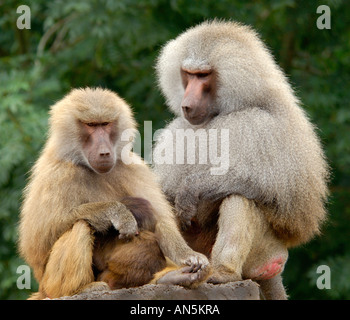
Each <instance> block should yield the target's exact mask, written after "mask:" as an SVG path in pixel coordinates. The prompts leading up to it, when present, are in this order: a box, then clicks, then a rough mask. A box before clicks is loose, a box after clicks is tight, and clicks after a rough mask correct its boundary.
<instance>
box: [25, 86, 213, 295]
mask: <svg viewBox="0 0 350 320" xmlns="http://www.w3.org/2000/svg"><path fill="white" fill-rule="evenodd" d="M50 114H51V117H50V130H49V136H48V140H47V143H46V145H45V147H44V149H43V151H42V153H41V156H40V158H39V159H38V161H37V162H36V164H35V165H34V167H33V169H32V173H31V177H30V181H29V183H28V185H27V187H26V188H25V190H24V201H23V205H22V210H21V215H20V225H19V250H20V253H21V255H22V257H23V258H24V259H25V260H26V261H27V262H28V264H29V265H30V266H31V267H32V268H33V270H34V275H35V277H36V279H37V280H38V281H39V283H40V288H42V290H43V291H45V292H44V293H45V294H47V295H49V296H57V295H63V294H71V293H72V292H76V291H77V290H78V289H79V288H81V287H82V286H84V285H85V284H86V283H87V282H89V281H90V280H91V277H90V276H91V273H90V269H91V262H90V259H91V250H90V249H89V248H90V246H91V240H90V239H89V237H88V232H89V231H88V230H87V229H86V228H85V227H84V224H83V223H79V224H77V221H79V220H85V221H87V222H88V223H89V224H90V225H91V226H92V227H93V228H94V229H95V230H97V231H104V230H107V229H108V228H109V227H110V226H112V225H113V226H114V227H115V228H116V229H118V230H119V232H120V233H121V234H123V235H125V236H127V237H130V236H133V235H134V234H135V233H136V231H137V224H136V221H135V218H134V217H133V215H132V214H131V212H130V211H129V210H127V209H126V207H125V206H124V205H122V204H121V203H119V202H118V200H120V199H122V198H124V197H126V196H134V197H140V198H144V199H148V200H149V201H150V203H151V205H152V208H153V210H154V214H155V218H156V221H157V225H156V233H157V236H158V237H159V243H160V247H161V249H162V251H163V252H164V254H165V255H167V256H169V257H170V258H171V259H172V260H174V261H175V262H176V263H178V264H179V265H183V264H195V265H198V264H201V265H202V266H203V269H204V268H205V267H206V266H207V265H208V260H207V259H206V257H205V256H203V255H201V254H197V253H195V252H194V251H193V250H192V249H190V248H189V247H188V246H187V244H186V242H185V241H184V239H183V238H182V237H181V234H180V232H179V231H178V228H177V225H176V222H175V219H174V217H173V212H172V208H171V206H170V205H169V204H168V202H167V201H166V199H165V197H164V195H163V194H162V192H161V190H160V188H159V186H158V184H157V181H156V178H155V176H154V175H153V173H152V172H151V171H150V169H149V168H148V167H147V166H146V165H145V164H144V163H143V162H142V161H141V159H139V161H138V162H137V164H130V165H126V164H124V163H123V162H122V161H121V151H122V148H123V147H125V146H126V145H127V144H128V143H129V142H122V141H120V134H121V133H122V131H123V130H125V129H130V130H131V131H134V130H135V121H134V119H133V117H132V113H131V109H130V107H129V106H128V105H127V104H126V103H125V102H124V101H123V100H122V99H121V98H119V97H118V96H117V95H116V94H115V93H113V92H111V91H109V90H104V89H99V88H97V89H90V88H86V89H75V90H72V92H71V93H69V94H68V95H67V96H66V97H64V98H63V99H62V100H60V101H59V102H57V103H56V104H55V105H54V106H52V108H51V112H50ZM79 121H83V122H85V123H88V122H113V123H114V125H115V131H116V132H117V133H118V134H119V135H117V138H118V140H117V141H116V143H115V150H114V152H115V154H116V159H117V160H116V164H115V166H114V167H113V169H112V170H111V171H110V172H108V173H104V174H97V173H96V172H95V171H93V170H91V168H90V166H89V163H88V161H87V159H86V157H85V156H84V153H83V150H82V141H81V140H80V131H79V130H80V129H79V125H78V124H79ZM130 152H131V151H130ZM134 157H135V158H137V155H134ZM73 225H74V227H73ZM72 228H73V229H72ZM76 228H82V229H81V232H77V233H75V232H74V230H76ZM84 239H85V240H84ZM63 246H64V247H65V248H67V250H69V251H67V253H65V252H64V250H61V249H60V248H61V247H63ZM70 257H71V258H70ZM79 257H80V259H81V260H79ZM75 258H76V259H77V260H79V263H78V265H77V266H80V264H83V265H85V268H84V267H83V268H80V269H79V270H77V269H76V268H75V269H72V266H71V264H72V263H74V260H72V259H75ZM59 259H64V260H62V261H65V262H66V264H65V263H59V262H58V261H57V260H59ZM56 262H57V263H56ZM62 270H64V271H65V273H63V272H62ZM69 270H70V271H71V272H69ZM75 271H77V273H76V274H73V272H75ZM56 275H57V276H56ZM42 282H44V284H43V283H42Z"/></svg>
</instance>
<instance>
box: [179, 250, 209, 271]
mask: <svg viewBox="0 0 350 320" xmlns="http://www.w3.org/2000/svg"><path fill="white" fill-rule="evenodd" d="M182 264H184V265H186V266H189V267H191V273H195V272H200V273H201V274H203V276H205V275H207V274H208V273H209V270H210V265H209V260H208V258H207V257H206V256H205V255H204V254H201V253H198V252H195V251H193V252H192V253H191V254H190V255H189V256H188V257H187V258H185V259H183V261H182Z"/></svg>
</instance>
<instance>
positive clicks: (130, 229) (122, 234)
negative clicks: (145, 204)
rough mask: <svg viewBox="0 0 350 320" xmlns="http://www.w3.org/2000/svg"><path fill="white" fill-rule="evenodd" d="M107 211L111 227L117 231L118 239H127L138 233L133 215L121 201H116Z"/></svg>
mask: <svg viewBox="0 0 350 320" xmlns="http://www.w3.org/2000/svg"><path fill="white" fill-rule="evenodd" d="M111 209H112V210H110V211H109V212H108V218H109V219H110V221H111V223H112V225H113V227H114V228H115V229H116V230H118V231H119V239H124V240H128V239H131V238H132V237H134V236H136V235H138V233H139V232H138V226H137V222H136V219H135V217H134V215H133V214H132V213H131V211H130V210H129V209H127V208H126V207H125V206H124V205H123V204H122V203H119V202H118V203H116V205H115V206H114V207H113V208H111Z"/></svg>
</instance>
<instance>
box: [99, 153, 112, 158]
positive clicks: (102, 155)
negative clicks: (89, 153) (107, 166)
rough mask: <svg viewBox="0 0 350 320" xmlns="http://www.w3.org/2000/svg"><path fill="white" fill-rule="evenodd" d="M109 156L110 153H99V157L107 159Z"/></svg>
mask: <svg viewBox="0 0 350 320" xmlns="http://www.w3.org/2000/svg"><path fill="white" fill-rule="evenodd" d="M110 155H111V153H110V152H108V151H105V152H100V157H104V158H107V157H109V156H110Z"/></svg>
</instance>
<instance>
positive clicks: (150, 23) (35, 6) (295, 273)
mask: <svg viewBox="0 0 350 320" xmlns="http://www.w3.org/2000/svg"><path fill="white" fill-rule="evenodd" d="M21 4H26V5H28V6H29V7H30V9H31V29H30V30H19V29H17V27H16V21H17V18H18V17H19V16H20V14H17V13H16V9H17V7H18V6H19V5H21ZM321 4H326V5H328V6H329V7H330V9H331V14H332V15H331V17H332V20H331V23H332V24H331V30H319V29H318V28H317V27H316V20H317V18H318V17H319V14H317V13H316V9H317V7H318V6H319V5H321ZM214 17H217V18H224V19H234V20H238V21H241V22H243V23H246V24H251V25H253V26H254V27H255V28H256V29H257V30H258V32H259V33H261V35H262V38H263V39H264V40H265V42H266V43H267V45H268V46H269V47H270V48H271V50H272V51H273V53H274V54H275V56H276V60H277V61H278V63H279V64H280V65H281V66H282V67H283V68H284V69H285V71H286V72H287V74H288V75H289V77H290V80H291V83H292V84H293V86H294V88H295V89H296V92H297V93H298V95H299V96H300V98H301V99H302V101H303V103H304V107H305V109H306V111H307V113H308V114H309V115H310V118H311V119H312V121H313V122H314V123H315V124H316V125H317V126H318V127H319V135H320V136H321V138H322V141H323V144H324V146H325V150H326V154H327V157H328V159H329V162H330V165H331V167H332V181H331V186H330V188H331V197H330V201H329V220H328V223H327V224H326V225H325V226H324V228H323V236H322V237H319V238H317V239H315V240H314V241H312V242H311V243H309V244H308V245H305V246H303V247H300V248H297V249H293V250H291V251H290V258H289V261H288V263H287V266H286V270H285V273H284V275H285V276H284V278H285V283H286V285H287V287H288V292H289V294H290V298H291V299H349V298H350V268H349V265H350V242H349V227H350V200H349V199H350V107H349V101H350V87H349V84H350V6H349V2H348V1H346V0H333V1H330V0H324V1H298V0H265V1H238V0H216V1H209V0H202V1H196V0H193V1H185V0H171V1H165V0H149V1H147V0H142V1H136V0H120V1H114V0H100V1H98V0H88V1H86V0H75V1H59V0H53V1H46V0H35V1H6V0H5V1H0V298H2V299H23V298H26V297H27V296H28V294H29V291H30V290H19V289H17V286H16V280H17V277H18V276H19V274H16V269H17V267H18V266H19V265H21V264H24V262H23V261H22V260H21V259H20V258H19V257H18V255H17V251H16V240H17V221H18V212H19V208H20V204H21V193H22V190H23V188H24V186H25V183H26V179H27V177H28V171H29V169H30V167H31V166H32V165H33V163H34V161H35V159H36V158H37V157H38V154H39V151H40V148H41V147H42V145H43V143H44V140H45V135H46V130H47V111H48V108H49V106H50V105H52V104H53V103H54V102H55V101H57V100H58V99H60V98H61V97H62V96H63V95H64V94H66V93H67V92H68V91H69V90H70V89H71V88H73V87H80V86H81V87H83V86H102V87H107V88H110V89H112V90H115V91H116V92H118V93H119V94H120V95H121V96H122V97H124V98H125V99H126V100H127V101H128V102H129V103H131V104H132V106H133V108H134V110H135V114H136V118H137V121H138V122H139V123H140V130H141V132H142V124H143V121H145V120H152V121H153V130H156V129H158V128H161V127H163V126H164V124H165V122H166V121H167V120H168V119H170V117H171V115H170V113H169V112H168V111H167V110H166V108H165V104H164V99H163V98H162V97H161V95H160V93H159V90H158V88H157V87H156V79H155V74H154V62H155V58H156V56H157V54H158V52H159V49H160V48H161V46H162V45H163V44H164V43H165V42H166V41H168V40H169V39H171V38H173V37H175V36H176V35H178V34H179V33H180V32H182V31H183V30H185V29H186V28H188V27H190V26H193V25H195V24H196V23H199V22H202V21H203V20H205V19H212V18H214ZM321 264H326V265H328V266H329V267H330V268H331V271H332V274H331V275H332V278H331V289H330V290H319V289H317V287H316V279H317V277H318V276H319V274H316V268H317V266H319V265H321ZM35 288H36V284H35V281H34V280H33V283H32V290H35Z"/></svg>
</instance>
